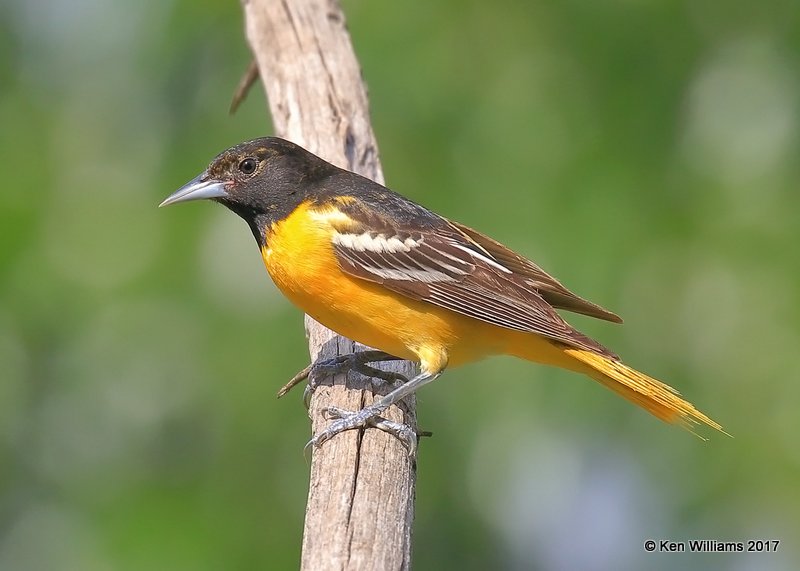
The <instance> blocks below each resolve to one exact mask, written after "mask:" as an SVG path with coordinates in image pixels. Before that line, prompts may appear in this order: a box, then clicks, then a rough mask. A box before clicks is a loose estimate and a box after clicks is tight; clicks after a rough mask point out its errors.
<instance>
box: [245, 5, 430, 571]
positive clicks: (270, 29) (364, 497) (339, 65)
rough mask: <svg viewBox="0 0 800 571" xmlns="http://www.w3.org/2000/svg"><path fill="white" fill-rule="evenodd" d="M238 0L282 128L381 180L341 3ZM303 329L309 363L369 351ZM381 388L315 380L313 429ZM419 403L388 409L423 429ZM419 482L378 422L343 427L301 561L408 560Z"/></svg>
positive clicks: (315, 496)
mask: <svg viewBox="0 0 800 571" xmlns="http://www.w3.org/2000/svg"><path fill="white" fill-rule="evenodd" d="M242 3H243V7H244V13H245V22H246V33H247V39H248V42H249V44H250V48H251V50H252V52H253V54H254V55H255V58H256V61H257V64H258V69H259V73H260V76H261V78H262V81H263V84H264V87H265V89H266V92H267V99H268V101H269V108H270V112H271V114H272V119H273V124H274V127H275V132H276V134H277V135H278V136H281V137H284V138H286V139H289V140H291V141H294V142H295V143H298V144H299V145H301V146H303V147H305V148H307V149H308V150H310V151H311V152H313V153H315V154H317V155H319V156H321V157H322V158H324V159H326V160H328V161H330V162H332V163H334V164H336V165H338V166H341V167H344V168H347V169H349V170H352V171H355V172H357V173H359V174H362V175H364V176H366V177H369V178H371V179H373V180H375V181H377V182H380V183H383V173H382V171H381V166H380V162H379V160H378V147H377V143H376V141H375V137H374V134H373V132H372V127H371V126H370V121H369V110H368V103H367V94H366V89H365V87H364V84H363V82H362V80H361V70H360V67H359V65H358V61H357V59H356V57H355V54H354V52H353V47H352V44H351V42H350V36H349V33H348V32H347V29H346V26H345V20H344V15H343V13H342V10H341V8H340V6H339V4H338V2H336V1H335V0H328V1H326V0H291V1H289V0H242ZM306 332H307V334H308V340H309V352H310V354H311V358H312V360H316V359H327V358H331V357H335V356H337V355H341V354H347V353H351V352H353V351H354V350H359V348H363V346H360V345H359V346H357V345H356V344H355V343H354V342H353V341H351V340H349V339H345V338H343V337H340V336H338V335H336V334H335V333H333V332H332V331H330V330H328V329H326V328H325V327H323V326H322V325H320V324H319V323H317V322H315V321H314V320H313V319H311V318H310V317H308V316H306ZM381 367H382V368H384V369H386V370H393V371H396V372H399V373H402V374H404V375H406V376H407V377H409V378H410V377H411V376H412V375H413V374H414V365H413V364H411V363H408V362H394V363H387V364H384V365H382V366H381ZM345 380H347V384H346V385H345ZM373 386H374V385H373V382H372V381H371V380H370V379H366V378H364V377H361V376H360V375H350V376H349V378H347V379H345V378H344V376H339V377H336V378H335V379H333V383H332V385H331V386H327V385H324V386H321V387H320V388H318V389H317V390H316V391H315V393H314V395H313V397H312V398H311V406H310V410H309V415H310V417H311V421H312V433H313V434H317V433H318V432H320V431H321V430H323V429H324V428H325V427H326V426H327V424H328V420H327V419H326V418H324V416H323V415H322V413H321V411H322V410H323V409H324V408H325V407H328V406H335V407H339V408H343V409H348V410H358V409H360V408H362V407H363V406H364V405H367V404H370V403H371V402H373V400H374V399H375V395H374V394H373V390H374V388H373ZM378 392H381V393H383V394H385V393H386V392H388V391H387V390H385V389H379V390H378ZM414 406H415V403H414V399H413V397H412V398H409V399H407V401H406V402H404V403H403V404H402V407H396V406H393V407H391V408H390V409H389V410H387V411H386V413H385V414H384V415H383V416H385V417H386V418H388V419H390V420H394V421H398V422H405V423H406V424H408V425H410V426H411V427H412V428H414V429H416V417H415V411H414ZM415 483H416V466H415V462H414V459H413V458H410V457H409V456H408V453H407V451H406V449H405V448H404V447H403V446H402V444H401V443H400V442H399V441H398V440H397V439H396V438H395V437H393V436H390V435H388V434H386V433H385V432H382V431H380V430H377V429H367V430H352V431H348V432H344V433H341V434H339V435H337V436H335V437H334V438H333V439H332V440H330V441H328V442H326V443H325V444H323V445H322V446H321V447H320V448H317V449H315V450H314V451H313V458H312V462H311V477H310V485H309V493H308V504H307V507H306V519H305V529H304V532H303V552H302V563H301V568H302V569H307V570H315V571H316V570H326V569H408V568H409V565H410V559H411V557H410V554H411V523H412V521H413V517H414V486H415Z"/></svg>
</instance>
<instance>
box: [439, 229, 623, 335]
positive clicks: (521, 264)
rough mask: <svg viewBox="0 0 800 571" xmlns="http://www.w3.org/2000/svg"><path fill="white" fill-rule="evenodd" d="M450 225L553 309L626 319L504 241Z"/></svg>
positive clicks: (618, 321)
mask: <svg viewBox="0 0 800 571" xmlns="http://www.w3.org/2000/svg"><path fill="white" fill-rule="evenodd" d="M450 224H452V225H453V226H454V227H455V228H457V229H458V230H459V231H461V232H463V233H464V234H466V236H467V237H468V238H469V239H470V240H473V241H474V242H475V243H476V244H478V245H479V246H480V247H481V248H483V250H484V251H485V252H487V253H488V254H489V255H491V256H492V258H494V259H495V260H497V261H498V262H499V263H500V264H502V265H504V266H505V267H507V268H508V269H510V270H511V271H512V272H514V273H515V274H516V275H517V276H519V277H520V278H522V279H523V280H524V281H525V282H527V283H528V284H530V285H531V286H532V287H533V288H534V289H536V291H538V292H539V294H540V295H541V296H542V297H543V298H544V300H545V301H546V302H547V303H549V304H550V305H552V306H553V307H555V308H557V309H565V310H567V311H572V312H575V313H581V314H583V315H588V316H590V317H597V318H598V319H605V320H606V321H613V322H614V323H622V318H621V317H620V316H618V315H617V314H616V313H612V312H611V311H608V310H607V309H604V308H602V307H600V306H599V305H597V304H595V303H592V302H591V301H588V300H585V299H583V298H582V297H580V296H578V295H575V294H574V293H572V292H571V291H569V290H568V289H567V288H565V287H564V286H563V285H562V284H561V282H559V281H558V280H557V279H556V278H554V277H553V276H551V275H550V274H548V273H547V272H545V271H544V270H543V269H542V268H540V267H539V266H537V265H536V264H535V263H533V262H532V261H530V260H529V259H527V258H524V257H522V256H520V255H519V254H517V253H516V252H514V251H513V250H510V249H509V248H507V247H505V246H503V245H502V244H501V243H500V242H497V241H496V240H493V239H491V238H489V237H488V236H486V235H484V234H481V233H480V232H478V231H477V230H473V229H472V228H470V227H469V226H464V225H463V224H459V223H458V222H450Z"/></svg>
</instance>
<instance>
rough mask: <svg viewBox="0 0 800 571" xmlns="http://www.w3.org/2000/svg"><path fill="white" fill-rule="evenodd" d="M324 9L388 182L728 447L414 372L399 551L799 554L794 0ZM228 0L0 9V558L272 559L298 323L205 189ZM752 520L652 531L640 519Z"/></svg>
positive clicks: (291, 458) (283, 543) (601, 401)
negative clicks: (455, 223) (573, 309)
mask: <svg viewBox="0 0 800 571" xmlns="http://www.w3.org/2000/svg"><path fill="white" fill-rule="evenodd" d="M344 8H345V10H346V13H347V17H348V20H349V22H348V23H349V27H350V30H351V33H352V35H353V41H354V44H355V47H356V50H357V52H358V55H359V57H360V60H361V63H362V66H363V72H364V77H365V79H366V80H367V82H368V85H369V90H370V99H371V105H372V114H373V120H374V127H375V130H376V133H377V136H378V140H379V143H380V148H381V157H382V160H383V165H384V168H385V172H386V178H387V181H388V183H389V185H390V186H391V187H392V188H394V189H395V190H397V191H399V192H401V193H403V194H405V195H407V196H409V197H411V198H413V199H415V200H417V201H419V202H422V203H423V204H426V205H427V206H429V207H431V208H432V209H434V210H436V211H438V212H440V213H442V214H445V215H447V216H449V217H451V218H453V219H456V220H459V221H461V222H464V223H466V224H469V225H471V226H474V227H476V228H478V229H480V230H483V231H484V232H486V233H488V234H490V235H492V236H494V237H495V238H497V239H499V240H501V241H503V242H505V243H506V244H508V245H509V246H511V247H513V248H514V249H516V250H518V251H520V252H522V253H524V254H526V255H528V256H530V257H531V258H532V259H534V260H536V261H537V262H539V263H540V264H541V265H542V266H543V267H545V268H546V269H547V270H549V271H551V272H552V273H554V274H555V275H556V276H558V277H559V278H560V279H561V280H562V281H563V282H564V283H565V284H566V285H567V286H568V287H570V288H572V289H574V290H575V291H577V292H578V293H579V294H581V295H584V296H586V297H589V298H590V299H592V300H594V301H597V302H598V303H601V304H603V305H605V306H607V307H609V308H610V309H612V310H615V311H617V312H618V313H620V314H621V315H622V316H623V317H624V318H625V320H626V323H625V325H623V326H615V325H612V324H607V323H603V322H597V321H592V320H590V319H587V318H582V317H575V318H572V317H570V319H571V321H572V323H574V324H575V325H576V326H578V327H580V328H581V329H583V330H584V331H586V332H587V333H589V334H591V335H593V336H596V337H597V338H599V339H600V340H601V341H602V342H603V343H605V344H606V345H608V346H610V347H612V348H613V349H615V350H616V351H618V352H619V353H620V354H621V355H622V356H623V357H624V358H625V359H626V361H627V362H629V363H630V364H632V365H634V366H636V367H638V368H641V369H643V370H644V371H646V372H648V373H650V374H652V375H655V376H657V377H659V378H662V379H664V380H666V381H668V382H669V383H670V384H672V385H673V386H675V387H677V388H678V389H679V390H680V391H681V392H682V393H683V394H684V395H686V396H687V398H689V399H690V400H691V401H693V402H694V403H695V404H697V405H698V407H699V408H701V409H702V410H704V411H705V412H707V413H709V414H710V415H711V416H712V417H713V418H715V419H717V420H719V421H720V422H721V423H722V424H723V425H724V426H725V428H726V429H727V430H728V431H729V432H730V433H731V434H732V435H733V438H726V437H724V436H720V435H711V436H712V438H711V440H710V441H709V442H702V441H701V440H699V439H697V438H694V437H692V436H691V435H690V434H688V433H686V432H684V431H682V430H680V429H678V428H675V427H670V426H667V425H664V424H662V423H660V422H659V421H657V420H656V419H654V418H652V417H650V416H649V415H647V414H646V413H644V412H642V411H640V410H638V409H636V408H635V407H633V406H631V405H630V404H629V403H626V402H624V401H623V400H621V399H619V398H617V397H615V396H614V395H613V394H611V393H610V392H609V391H606V390H604V389H602V388H601V387H599V386H597V385H595V384H594V383H592V382H590V381H587V380H585V379H583V378H580V377H577V376H576V375H574V374H569V373H565V372H561V371H554V370H549V369H545V368H542V367H537V366H534V365H532V364H529V363H524V362H519V361H515V360H512V359H508V358H502V359H493V360H489V361H485V362H482V363H479V364H476V365H472V366H468V367H464V368H462V369H456V370H452V371H449V372H448V373H447V374H446V375H444V376H443V377H442V379H441V380H439V381H437V382H436V383H434V384H433V385H431V386H429V387H426V388H425V389H423V390H422V392H421V394H420V395H419V414H420V420H421V424H422V426H423V427H424V428H425V429H428V430H432V431H433V432H434V433H435V437H434V438H432V439H429V440H426V441H425V442H424V443H423V445H422V448H421V453H420V457H419V486H418V491H417V509H418V513H417V518H416V524H415V539H414V555H415V568H416V569H495V568H505V569H547V570H550V569H556V570H559V569H564V570H572V569H589V570H593V569H597V570H605V569H619V570H627V569H630V570H635V569H673V568H681V569H712V570H713V569H736V570H749V569H753V570H755V569H758V570H777V569H787V570H788V569H797V568H800V547H798V543H797V540H798V538H800V444H799V443H798V437H800V413H799V411H798V409H799V408H800V406H799V405H800V383H798V377H800V360H798V356H800V303H798V296H799V295H800V287H799V286H800V284H799V283H798V282H799V281H800V280H798V277H800V264H798V259H799V256H798V254H797V245H798V244H800V223H798V212H800V187H799V186H798V182H799V181H800V176H798V175H799V174H800V173H798V169H799V167H798V164H800V163H798V160H797V156H798V150H800V140H799V130H798V127H799V126H800V121H799V118H798V115H799V114H800V72H798V70H800V51H799V50H800V32H798V30H800V18H798V16H800V11H799V10H798V5H797V3H795V2H790V1H788V0H785V1H771V2H760V3H756V2H748V1H744V0H740V1H729V2H719V1H711V0H692V1H689V0H687V1H668V0H664V1H656V0H651V1H626V0H616V1H600V2H579V1H576V0H569V1H564V2H553V1H535V2H523V1H518V2H515V1H510V0H506V1H497V2H463V1H456V0H451V1H448V2H445V1H443V2H426V1H421V0H419V1H416V2H366V1H363V0H362V1H356V0H350V1H346V2H345V4H344ZM242 29H243V24H242V15H241V9H240V6H239V4H238V3H237V2H233V1H228V2H216V3H196V2H190V1H188V0H176V1H171V2H162V1H160V0H148V1H145V2H123V1H121V0H116V1H113V2H106V1H101V0H82V1H80V2H67V1H66V0H49V1H43V2H25V1H24V0H10V2H9V1H8V0H7V1H6V2H4V3H2V4H0V161H1V162H2V164H1V166H0V193H2V194H0V196H1V197H2V200H0V303H1V305H0V569H2V570H3V571H5V570H10V571H27V570H50V569H57V570H80V571H93V570H123V571H127V570H131V571H134V570H135V571H139V570H162V569H164V570H218V569H237V570H250V569H282V568H287V569H288V568H294V567H296V566H297V562H298V559H299V546H300V537H301V531H302V519H303V510H304V504H305V494H306V483H307V475H308V464H307V462H306V460H305V459H304V457H303V445H304V444H305V442H306V440H307V439H308V438H309V426H308V421H307V418H306V416H305V412H304V410H303V407H302V405H301V402H300V393H295V394H291V395H290V396H289V397H288V398H286V399H284V400H281V401H277V400H276V399H275V391H276V390H277V388H278V387H279V386H280V385H281V384H283V382H284V381H285V380H286V379H287V378H288V377H290V376H291V375H292V374H293V373H294V372H295V371H296V370H298V369H299V368H301V367H303V366H304V365H305V364H306V363H307V358H308V357H307V352H306V345H305V341H304V337H303V328H302V317H301V314H300V312H299V311H298V310H296V309H294V308H293V307H291V306H290V305H289V303H288V302H287V301H285V300H284V299H283V298H282V297H281V296H280V295H279V294H278V293H277V292H276V290H275V288H274V286H273V285H272V284H271V282H270V281H269V279H268V277H267V276H266V274H265V272H264V270H263V267H262V265H261V261H260V258H259V255H258V252H257V249H256V248H255V245H254V243H253V240H252V237H251V236H250V234H249V231H248V229H247V228H246V226H245V225H244V224H242V223H241V222H240V221H239V220H238V219H236V218H235V217H234V216H232V215H230V214H229V213H227V212H225V211H224V209H222V208H219V207H216V206H213V205H210V204H193V205H187V206H181V207H177V208H174V209H172V208H170V209H168V210H161V211H159V210H157V209H156V208H155V207H156V205H157V204H158V202H159V201H160V200H162V199H163V198H164V197H165V196H166V195H167V194H169V193H171V192H172V191H173V190H174V189H176V188H177V187H178V186H180V185H181V184H183V183H184V182H186V181H187V180H189V179H190V178H192V177H194V176H195V175H196V174H197V173H199V172H200V170H202V169H203V168H204V167H205V165H206V163H207V162H208V161H209V160H210V159H211V158H212V157H213V156H214V155H215V154H216V153H217V152H219V151H220V150H222V149H224V148H225V147H228V146H229V145H232V144H234V143H237V142H239V141H241V140H245V139H249V138H253V137H256V136H260V135H264V134H268V133H270V127H269V124H268V121H267V119H266V118H265V117H266V113H265V102H264V96H263V94H262V93H261V90H260V88H256V89H254V90H253V92H252V94H251V96H250V97H249V99H248V100H247V101H246V102H245V104H244V105H243V108H242V109H241V110H240V112H239V113H238V114H237V115H235V116H234V117H229V116H228V114H227V107H228V102H229V100H230V96H231V94H232V91H233V89H234V87H235V85H236V83H237V81H238V79H239V77H240V75H241V73H242V71H243V70H244V69H245V67H246V65H247V63H248V57H249V56H248V51H247V49H246V46H245V42H244V39H243V33H242ZM650 538H653V539H656V540H659V539H673V540H686V539H692V538H697V539H721V540H737V541H739V540H741V541H744V540H747V539H751V538H752V539H780V540H781V541H782V542H781V544H780V547H779V551H778V552H777V553H775V554H732V555H728V554H707V555H697V554H689V553H684V554H671V555H670V554H649V553H646V552H645V551H644V549H643V547H642V546H643V543H644V541H645V540H646V539H650Z"/></svg>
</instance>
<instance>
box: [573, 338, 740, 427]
mask: <svg viewBox="0 0 800 571" xmlns="http://www.w3.org/2000/svg"><path fill="white" fill-rule="evenodd" d="M562 351H563V352H564V354H566V355H567V356H569V357H571V358H572V359H574V360H575V361H577V363H575V365H577V366H572V367H569V368H571V369H574V370H578V371H581V372H583V373H585V374H587V375H588V376H590V377H591V378H593V379H594V380H596V381H597V382H599V383H600V384H601V385H603V386H606V387H608V388H609V389H611V390H612V391H614V392H615V393H617V394H618V395H620V396H622V397H624V398H626V399H627V400H629V401H631V402H632V403H634V404H637V405H639V406H640V407H642V408H643V409H645V410H646V411H647V412H649V413H650V414H652V415H654V416H657V417H658V418H660V419H661V420H664V421H666V422H670V423H673V424H679V425H681V426H683V427H685V428H687V429H689V430H690V431H692V432H694V430H693V428H694V427H695V426H697V425H700V424H705V425H707V426H710V427H711V428H714V429H716V430H719V431H720V432H723V433H724V432H725V431H724V430H722V426H720V425H719V424H718V423H717V422H715V421H713V420H711V419H710V418H709V417H707V416H706V415H705V414H703V413H702V412H700V411H699V410H697V409H696V408H695V407H694V405H692V403H690V402H688V401H685V400H684V399H682V398H681V397H680V393H678V391H676V390H675V389H673V388H672V387H671V386H669V385H667V384H665V383H662V382H661V381H659V380H656V379H654V378H652V377H648V376H647V375H645V374H643V373H640V372H639V371H637V370H635V369H632V368H631V367H628V366H627V365H625V364H623V363H622V362H620V361H619V360H617V359H614V358H612V357H608V356H605V355H601V354H598V353H595V352H593V351H587V350H584V349H572V348H566V347H565V348H563V349H562Z"/></svg>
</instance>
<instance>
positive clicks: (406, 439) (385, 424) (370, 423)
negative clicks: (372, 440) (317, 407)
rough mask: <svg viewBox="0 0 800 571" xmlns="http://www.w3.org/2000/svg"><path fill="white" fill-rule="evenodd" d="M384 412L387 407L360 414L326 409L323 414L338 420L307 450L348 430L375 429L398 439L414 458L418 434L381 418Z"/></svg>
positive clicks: (404, 426) (316, 437)
mask: <svg viewBox="0 0 800 571" xmlns="http://www.w3.org/2000/svg"><path fill="white" fill-rule="evenodd" d="M384 410H385V407H378V406H368V407H365V408H363V409H361V410H359V411H358V412H353V411H350V410H343V409H341V408H337V407H333V406H331V407H326V408H325V409H323V411H322V412H323V414H325V415H326V416H327V417H328V418H330V419H336V420H335V422H332V423H331V424H330V425H329V426H328V427H327V428H326V429H325V430H323V431H322V432H320V433H319V434H317V435H316V436H315V437H314V438H312V439H311V440H309V441H308V444H306V448H308V447H309V446H313V447H315V448H318V447H320V446H322V445H323V444H324V443H325V442H327V441H328V440H330V439H331V438H333V437H334V436H336V435H337V434H339V433H340V432H344V431H346V430H353V429H356V428H367V427H374V428H378V429H380V430H383V431H384V432H388V433H389V434H391V435H393V436H395V437H396V438H398V439H399V440H400V442H401V443H402V444H403V446H405V448H406V450H407V451H408V455H409V456H411V457H414V456H415V455H416V453H417V441H418V439H417V436H418V435H417V433H416V432H415V431H414V430H413V429H412V428H411V427H410V426H408V425H406V424H403V423H401V422H395V421H393V420H389V419H386V418H384V417H382V416H380V414H381V413H382V412H383V411H384ZM419 436H430V433H421V434H420V435H419Z"/></svg>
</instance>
